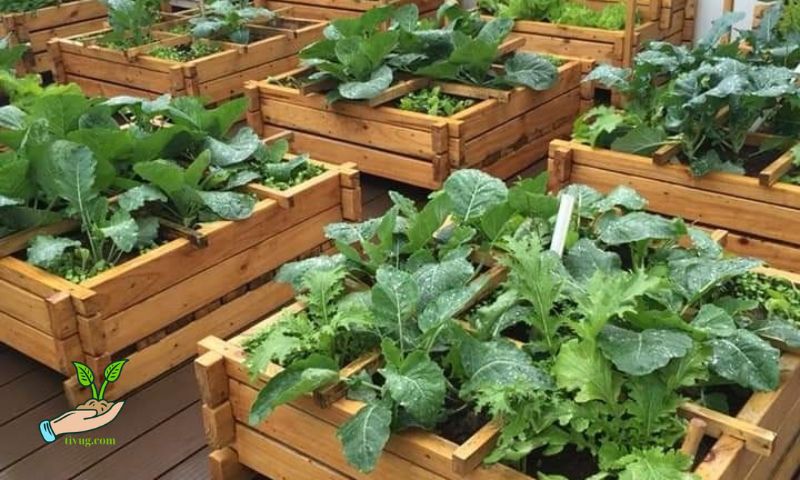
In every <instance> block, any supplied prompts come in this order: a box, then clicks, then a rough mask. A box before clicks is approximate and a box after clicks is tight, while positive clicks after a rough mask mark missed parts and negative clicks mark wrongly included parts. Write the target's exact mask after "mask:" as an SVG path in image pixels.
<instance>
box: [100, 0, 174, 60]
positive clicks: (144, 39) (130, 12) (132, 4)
mask: <svg viewBox="0 0 800 480" xmlns="http://www.w3.org/2000/svg"><path fill="white" fill-rule="evenodd" d="M106 6H107V7H108V24H109V26H110V27H111V32H109V33H108V34H106V35H104V36H103V37H102V38H101V39H100V40H98V44H100V45H103V46H106V47H109V48H114V49H117V50H124V49H126V48H131V47H137V46H140V45H144V44H146V43H150V42H151V41H153V40H152V37H151V36H150V31H151V30H152V27H153V24H154V23H155V22H156V20H158V18H159V15H160V13H159V7H160V3H159V2H158V1H156V0H107V1H106Z"/></svg>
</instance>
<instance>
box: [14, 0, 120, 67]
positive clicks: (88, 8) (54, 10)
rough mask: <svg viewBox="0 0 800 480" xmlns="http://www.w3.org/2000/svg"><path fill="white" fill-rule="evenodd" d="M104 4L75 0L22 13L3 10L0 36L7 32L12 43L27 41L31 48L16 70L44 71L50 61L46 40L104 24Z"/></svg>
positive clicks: (96, 1) (94, 1)
mask: <svg viewBox="0 0 800 480" xmlns="http://www.w3.org/2000/svg"><path fill="white" fill-rule="evenodd" d="M106 15H107V12H106V7H105V6H104V5H103V3H102V2H100V1H99V0H77V1H74V2H64V3H60V4H58V5H55V6H52V7H45V8H40V9H37V10H34V11H30V12H24V13H4V14H3V22H2V25H0V36H3V37H5V36H8V35H10V37H9V38H10V43H11V44H22V43H30V44H31V48H30V50H28V52H27V54H26V55H25V57H24V58H23V61H22V62H21V63H20V65H19V66H18V71H19V73H33V72H46V71H48V70H50V69H51V67H52V61H51V59H50V55H48V52H47V42H48V41H49V40H50V39H51V38H55V37H68V36H71V35H78V34H82V33H86V32H91V31H93V30H99V29H101V28H103V27H105V25H106Z"/></svg>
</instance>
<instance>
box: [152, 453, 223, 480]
mask: <svg viewBox="0 0 800 480" xmlns="http://www.w3.org/2000/svg"><path fill="white" fill-rule="evenodd" d="M210 452H211V449H210V448H208V446H206V445H204V446H203V448H201V449H199V450H198V451H196V452H194V453H193V454H192V455H190V456H189V457H187V458H185V459H184V460H183V461H182V462H181V463H179V464H177V465H175V466H174V467H172V469H171V470H169V471H168V472H166V473H165V474H163V475H161V476H160V477H158V480H186V479H195V478H196V479H201V478H206V477H208V454H209V453H210Z"/></svg>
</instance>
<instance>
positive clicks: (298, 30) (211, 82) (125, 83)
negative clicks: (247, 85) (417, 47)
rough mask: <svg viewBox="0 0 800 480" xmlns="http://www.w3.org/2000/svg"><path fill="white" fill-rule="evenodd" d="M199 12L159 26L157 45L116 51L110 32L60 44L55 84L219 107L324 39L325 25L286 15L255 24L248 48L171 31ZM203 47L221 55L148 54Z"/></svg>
mask: <svg viewBox="0 0 800 480" xmlns="http://www.w3.org/2000/svg"><path fill="white" fill-rule="evenodd" d="M192 14H193V13H192V12H189V13H188V14H185V15H184V14H183V13H182V14H181V15H182V18H178V19H174V20H171V21H168V22H164V23H162V24H160V26H156V27H155V30H154V31H153V33H152V35H153V37H154V38H155V39H156V40H155V42H154V43H151V44H148V45H144V46H140V47H135V48H130V49H127V50H114V49H110V48H105V47H102V46H100V45H98V44H97V40H98V38H100V37H101V36H102V35H103V34H104V33H106V32H107V31H108V30H100V31H97V32H92V33H91V34H84V35H78V36H73V37H70V38H66V39H55V40H53V41H51V42H50V44H49V48H50V53H51V56H52V57H53V59H54V72H55V79H56V81H58V82H60V83H67V82H74V83H77V84H78V85H80V86H81V88H82V89H83V91H84V93H86V94H87V95H100V96H106V97H111V96H116V95H137V96H142V97H149V98H152V97H156V96H159V95H163V94H164V93H170V94H172V95H173V96H178V95H194V96H200V97H203V98H204V99H205V100H207V101H209V102H219V101H222V100H226V99H229V98H232V97H235V96H238V95H240V94H241V93H242V85H243V84H244V81H245V80H248V79H251V78H263V77H266V76H269V75H272V74H276V73H278V72H282V71H285V70H286V69H288V68H292V67H294V66H296V65H297V59H296V54H297V52H298V51H299V50H300V49H302V48H303V47H305V46H306V45H308V44H309V43H311V42H313V41H315V40H317V39H319V38H320V37H321V36H322V30H323V29H324V28H325V23H324V22H321V21H319V20H308V19H302V18H296V17H294V16H292V14H291V12H281V14H280V16H279V17H278V18H276V19H275V20H273V21H271V22H265V23H260V24H253V25H250V26H249V27H250V31H251V35H255V36H257V37H258V38H260V39H259V40H256V41H253V42H251V43H249V44H247V45H241V44H237V43H230V42H225V41H212V40H205V39H192V37H191V36H190V35H179V34H173V33H170V32H169V30H170V28H172V27H174V26H176V25H177V24H180V23H186V22H188V21H189V18H188V17H189V16H191V15H192ZM192 42H200V43H206V44H212V45H216V46H217V47H218V48H219V49H220V50H219V51H218V52H216V53H212V54H210V55H207V56H204V57H200V58H197V59H195V60H191V61H186V62H178V61H172V60H165V59H162V58H157V57H154V56H151V55H149V54H148V53H149V52H150V51H151V50H153V49H156V48H159V47H168V46H182V45H187V46H188V45H190V44H191V43H192Z"/></svg>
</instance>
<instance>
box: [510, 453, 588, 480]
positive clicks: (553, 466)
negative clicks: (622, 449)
mask: <svg viewBox="0 0 800 480" xmlns="http://www.w3.org/2000/svg"><path fill="white" fill-rule="evenodd" d="M526 465H527V470H528V471H527V473H528V474H530V475H534V474H536V472H542V473H549V474H558V475H563V476H565V477H567V478H568V479H570V480H583V479H585V478H586V477H589V476H591V475H594V474H595V473H597V472H598V470H599V469H598V466H597V462H596V461H595V459H594V457H592V455H591V454H590V453H589V452H588V451H586V450H584V451H578V450H577V449H576V448H575V447H574V446H572V445H567V446H566V447H565V448H564V451H562V452H561V453H559V454H558V455H552V456H543V455H541V454H540V453H539V452H534V453H532V454H530V455H528V458H527V459H526Z"/></svg>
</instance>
